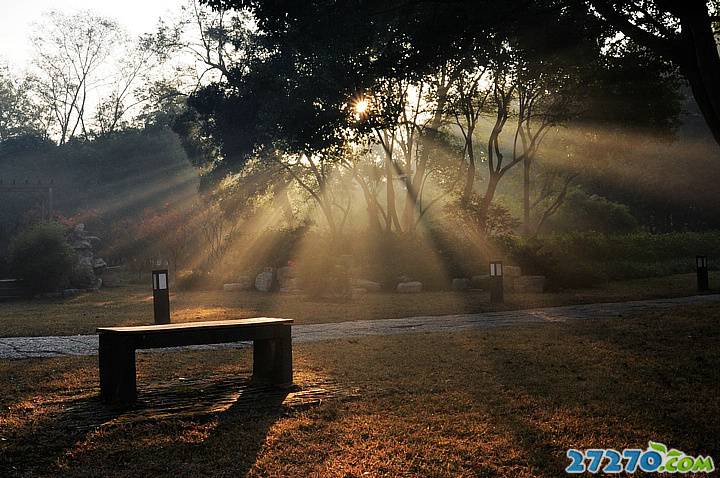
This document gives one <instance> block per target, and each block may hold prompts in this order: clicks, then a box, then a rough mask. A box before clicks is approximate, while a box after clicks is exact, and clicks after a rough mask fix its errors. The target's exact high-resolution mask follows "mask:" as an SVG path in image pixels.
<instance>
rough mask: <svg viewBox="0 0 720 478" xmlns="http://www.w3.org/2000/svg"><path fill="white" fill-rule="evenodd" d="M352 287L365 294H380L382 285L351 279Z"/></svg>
mask: <svg viewBox="0 0 720 478" xmlns="http://www.w3.org/2000/svg"><path fill="white" fill-rule="evenodd" d="M352 286H353V287H356V288H358V289H365V290H366V291H367V292H380V290H381V289H382V285H381V284H380V283H379V282H373V281H371V280H367V279H353V280H352Z"/></svg>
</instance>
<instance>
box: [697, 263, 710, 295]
mask: <svg viewBox="0 0 720 478" xmlns="http://www.w3.org/2000/svg"><path fill="white" fill-rule="evenodd" d="M695 265H696V266H697V287H698V292H705V291H708V290H710V280H709V279H708V259H707V257H706V256H697V257H695Z"/></svg>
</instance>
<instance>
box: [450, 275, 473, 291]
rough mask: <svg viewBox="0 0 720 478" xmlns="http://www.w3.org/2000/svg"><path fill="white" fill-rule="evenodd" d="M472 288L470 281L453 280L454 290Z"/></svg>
mask: <svg viewBox="0 0 720 478" xmlns="http://www.w3.org/2000/svg"><path fill="white" fill-rule="evenodd" d="M469 288H470V279H465V278H456V279H453V280H452V290H467V289H469Z"/></svg>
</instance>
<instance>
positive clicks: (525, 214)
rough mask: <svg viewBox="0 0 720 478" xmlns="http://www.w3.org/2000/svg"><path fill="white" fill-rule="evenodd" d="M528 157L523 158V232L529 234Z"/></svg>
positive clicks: (530, 226)
mask: <svg viewBox="0 0 720 478" xmlns="http://www.w3.org/2000/svg"><path fill="white" fill-rule="evenodd" d="M531 164H532V161H530V157H529V156H526V157H525V159H523V234H524V235H525V236H529V235H530V234H531V230H532V225H531V224H530V165H531Z"/></svg>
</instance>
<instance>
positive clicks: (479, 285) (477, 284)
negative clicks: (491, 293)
mask: <svg viewBox="0 0 720 478" xmlns="http://www.w3.org/2000/svg"><path fill="white" fill-rule="evenodd" d="M470 287H471V288H473V289H489V288H490V275H489V274H484V275H478V276H472V279H470Z"/></svg>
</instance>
